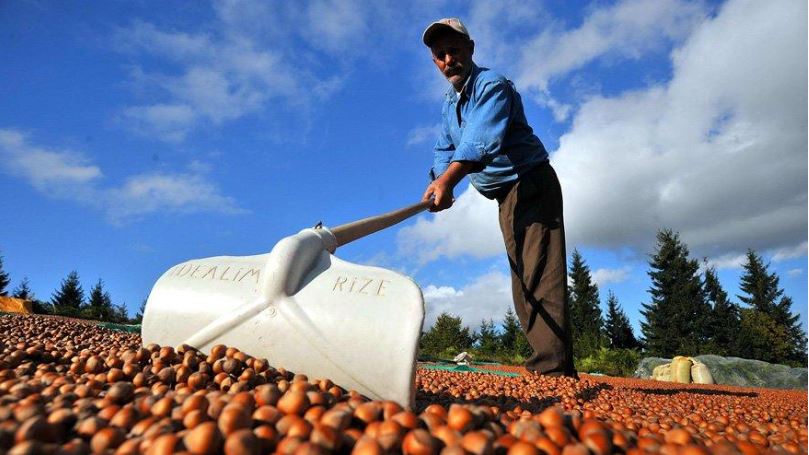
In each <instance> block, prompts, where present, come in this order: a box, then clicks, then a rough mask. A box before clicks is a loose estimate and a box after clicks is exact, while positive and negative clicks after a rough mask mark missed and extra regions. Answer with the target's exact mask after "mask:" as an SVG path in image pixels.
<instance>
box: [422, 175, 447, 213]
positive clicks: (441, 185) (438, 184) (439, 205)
mask: <svg viewBox="0 0 809 455" xmlns="http://www.w3.org/2000/svg"><path fill="white" fill-rule="evenodd" d="M430 198H432V199H433V205H431V206H430V208H429V210H430V211H431V212H440V211H442V210H445V209H448V208H450V207H452V203H453V202H455V199H454V198H453V197H452V188H451V187H449V186H448V185H447V182H446V181H444V180H443V179H441V178H437V179H435V180H433V181H432V183H430V184H429V185H428V186H427V190H426V191H424V196H422V198H421V200H422V201H427V200H429V199H430Z"/></svg>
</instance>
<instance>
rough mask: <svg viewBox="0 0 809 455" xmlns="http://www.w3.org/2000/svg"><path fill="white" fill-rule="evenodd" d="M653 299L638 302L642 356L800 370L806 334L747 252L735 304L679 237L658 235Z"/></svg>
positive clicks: (763, 267) (773, 278)
mask: <svg viewBox="0 0 809 455" xmlns="http://www.w3.org/2000/svg"><path fill="white" fill-rule="evenodd" d="M649 266H650V270H649V276H650V277H651V279H652V286H651V288H650V289H649V294H650V296H651V301H650V302H649V303H645V304H643V309H642V310H641V314H642V315H643V317H644V318H645V319H644V320H643V321H641V331H642V332H643V344H644V348H645V351H646V352H647V354H648V355H655V356H661V357H671V356H674V355H698V354H719V355H725V356H735V357H743V358H748V359H757V360H763V361H765V362H771V363H782V364H789V365H803V366H805V365H806V334H805V333H804V331H803V329H802V327H801V324H800V316H799V315H798V314H793V313H792V299H791V298H790V297H788V296H785V295H784V290H783V289H782V288H781V287H780V284H779V278H778V275H777V274H776V273H770V272H769V270H768V268H769V266H768V264H765V263H764V261H763V260H762V258H761V257H760V256H759V255H758V254H757V253H756V252H755V251H753V250H748V252H747V261H746V263H745V264H744V272H743V274H742V276H741V280H740V286H739V288H740V291H741V294H739V295H737V298H738V299H739V301H740V302H741V304H743V305H741V304H737V303H733V302H731V301H730V299H729V298H728V294H727V292H725V290H724V289H722V286H721V284H720V283H719V279H718V278H717V275H716V270H715V269H714V268H712V267H707V265H706V267H704V269H705V270H704V273H703V274H701V273H700V267H699V262H698V261H697V260H695V259H692V258H690V257H689V251H688V247H687V246H686V245H685V244H684V243H683V242H682V241H681V240H680V237H679V235H678V234H677V233H675V232H672V231H671V230H669V229H664V230H661V231H660V232H658V234H657V251H656V253H655V254H654V255H653V256H652V258H651V260H650V261H649Z"/></svg>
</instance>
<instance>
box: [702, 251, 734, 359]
mask: <svg viewBox="0 0 809 455" xmlns="http://www.w3.org/2000/svg"><path fill="white" fill-rule="evenodd" d="M706 262H707V261H706ZM704 286H705V298H706V300H707V302H708V305H710V306H711V318H710V322H709V327H710V329H709V332H710V334H711V335H710V336H711V338H710V339H711V343H712V344H713V353H714V354H717V355H737V350H738V346H737V341H738V336H739V307H738V306H737V305H736V304H735V303H733V302H731V301H730V300H728V293H727V292H725V290H724V289H722V284H721V283H719V277H718V276H717V274H716V269H715V268H713V267H706V268H705V281H704Z"/></svg>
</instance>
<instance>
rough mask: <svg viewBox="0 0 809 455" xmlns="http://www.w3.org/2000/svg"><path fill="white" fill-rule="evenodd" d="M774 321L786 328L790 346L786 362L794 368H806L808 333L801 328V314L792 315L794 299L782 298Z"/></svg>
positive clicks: (776, 308) (776, 309)
mask: <svg viewBox="0 0 809 455" xmlns="http://www.w3.org/2000/svg"><path fill="white" fill-rule="evenodd" d="M773 320H774V321H775V323H776V324H778V325H780V326H782V327H783V328H784V332H785V335H786V340H787V346H789V347H788V349H787V355H786V357H785V358H784V361H785V362H786V363H788V364H790V365H793V366H803V367H806V360H807V359H806V333H805V332H804V331H803V328H802V327H801V317H800V314H797V313H796V314H793V313H792V297H787V296H784V297H781V300H780V301H779V302H778V305H776V306H775V310H774V311H773Z"/></svg>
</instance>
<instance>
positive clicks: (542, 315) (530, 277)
mask: <svg viewBox="0 0 809 455" xmlns="http://www.w3.org/2000/svg"><path fill="white" fill-rule="evenodd" d="M500 228H501V230H502V232H503V239H504V241H505V244H506V251H507V253H508V258H509V263H510V265H511V278H512V293H513V296H514V309H515V311H516V313H517V316H518V318H519V319H520V323H521V324H522V327H523V330H524V331H525V334H526V337H527V338H528V342H529V343H530V344H531V347H532V348H533V349H534V354H533V355H532V356H531V357H530V358H529V359H528V360H527V361H526V365H525V366H526V368H528V369H529V370H534V371H538V372H540V373H542V374H551V375H566V376H576V371H575V368H574V366H573V349H572V343H571V340H570V327H569V317H568V314H569V308H568V304H567V298H566V297H567V292H566V288H567V259H566V255H565V231H564V222H563V218H562V192H561V188H560V186H559V181H558V179H557V178H556V173H555V172H554V171H553V168H551V167H550V165H544V166H540V167H539V168H537V169H534V170H532V171H531V172H530V173H529V174H527V175H525V176H523V177H522V178H521V179H520V181H519V182H518V183H517V184H516V185H515V186H514V187H513V188H512V189H511V191H510V192H509V194H508V196H506V198H505V199H504V200H503V201H502V202H501V203H500Z"/></svg>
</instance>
